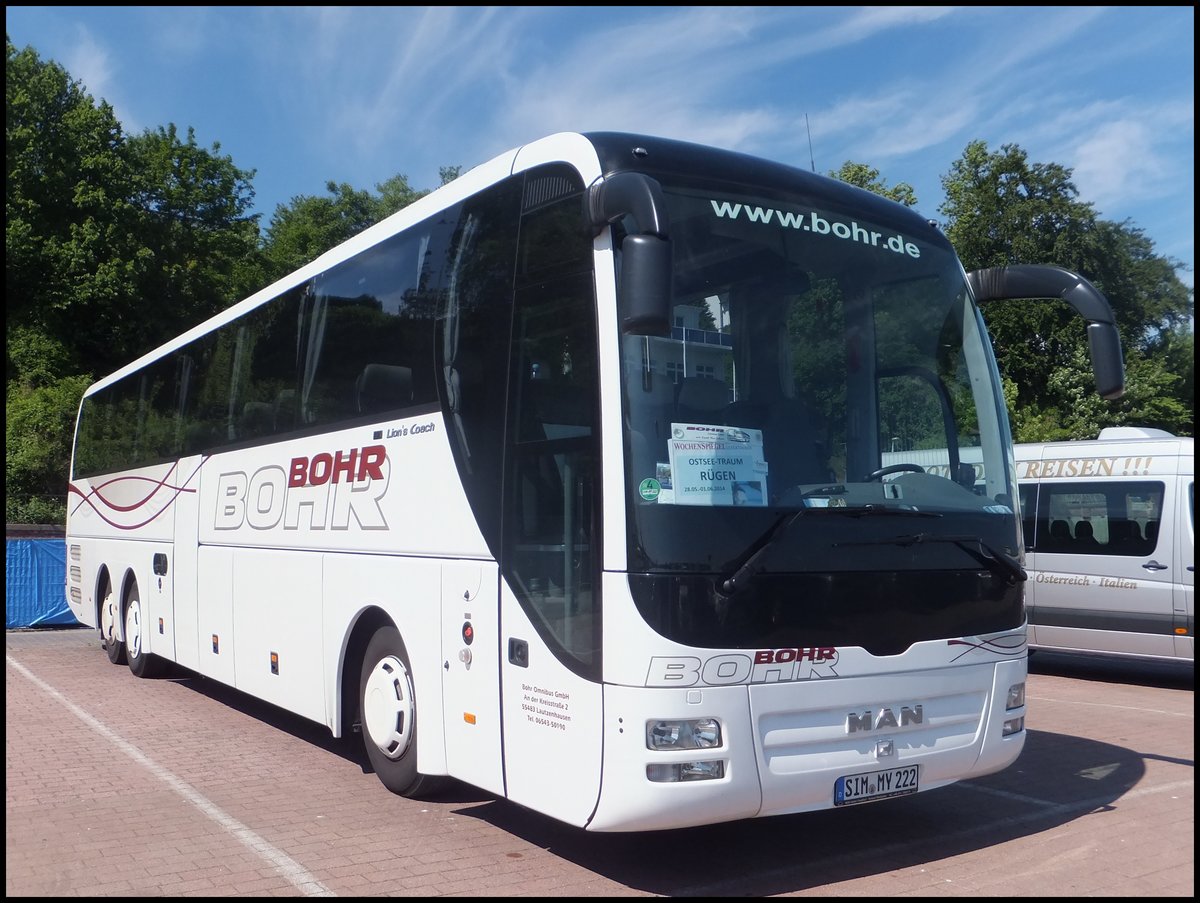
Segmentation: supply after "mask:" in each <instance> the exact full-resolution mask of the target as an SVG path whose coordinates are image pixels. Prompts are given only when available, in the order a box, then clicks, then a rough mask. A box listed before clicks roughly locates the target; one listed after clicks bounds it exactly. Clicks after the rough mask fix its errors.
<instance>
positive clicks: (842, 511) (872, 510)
mask: <svg viewBox="0 0 1200 903" xmlns="http://www.w3.org/2000/svg"><path fill="white" fill-rule="evenodd" d="M846 491H847V489H846V487H845V486H843V485H841V484H836V485H833V486H822V487H821V488H820V489H810V490H809V491H808V492H806V493H804V494H803V495H802V496H801V497H800V498H801V499H807V498H814V497H819V496H829V495H841V494H842V493H845V492H846ZM806 514H807V515H816V516H818V517H821V516H829V515H841V516H843V517H872V516H877V515H885V516H886V515H899V516H901V517H905V516H907V517H941V516H942V515H940V514H937V513H934V512H932V511H918V510H917V509H915V508H898V507H894V506H891V505H860V506H857V507H854V508H851V507H848V506H845V507H843V506H836V507H835V506H830V507H820V508H798V509H796V510H795V511H792V512H789V513H787V514H784V515H782V516H781V517H779V518H778V519H777V520H776V521H775V523H773V524H772V525H771V526H770V527H768V528H767V530H766V532H765V533H763V535H762V536H760V537H759V538H758V539H757V540H755V541H754V542H753V543H751V544H750V546H749V547H748V548H747V551H746V557H745V560H744V561H742V563H741V564H739V565H738V566H737V567H736V568H734V569H733V572H732V573H731V574H730V575H729V576H728V577H726V578H725V579H724V580H723V581H721V585H720V588H719V589H718V592H719V593H720V595H722V596H724V597H725V598H726V599H729V598H730V597H732V596H735V595H737V593H738V591H739V590H741V588H742V587H743V586H745V584H747V583H748V582H749V581H750V580H751V578H753V577H754V576H755V574H757V573H758V572H759V570H760V569H761V568H760V564H761V562H762V559H763V557H764V556H765V555H766V554H767V551H768V550H769V549H770V548H771V546H773V545H775V543H776V542H777V541H778V540H779V538H780V537H782V536H783V534H784V533H786V532H787V531H788V530H789V529H790V528H791V526H792V524H794V523H795V522H796V521H797V520H798V519H799V518H800V516H801V515H806Z"/></svg>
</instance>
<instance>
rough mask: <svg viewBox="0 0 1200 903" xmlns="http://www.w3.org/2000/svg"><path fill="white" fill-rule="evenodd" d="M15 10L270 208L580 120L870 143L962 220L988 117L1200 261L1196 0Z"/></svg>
mask: <svg viewBox="0 0 1200 903" xmlns="http://www.w3.org/2000/svg"><path fill="white" fill-rule="evenodd" d="M6 28H7V32H8V36H9V38H10V39H11V40H12V42H13V43H14V44H15V45H16V46H17V47H18V48H23V47H25V46H27V45H28V46H32V47H33V48H34V49H35V50H36V51H37V52H38V54H39V56H40V57H41V58H42V59H44V60H54V61H56V62H58V63H60V64H62V65H63V66H64V67H65V68H66V69H67V71H68V72H69V73H70V74H71V77H72V78H74V79H76V80H77V81H80V82H82V84H83V86H84V88H85V89H86V90H87V91H88V92H89V93H90V94H92V95H93V96H94V97H96V98H103V99H104V100H107V101H108V102H109V103H110V104H112V106H113V107H114V109H115V110H116V114H117V116H118V118H119V119H120V121H121V123H122V124H123V126H124V127H125V129H126V131H128V132H140V131H141V130H143V129H146V128H156V127H159V126H165V125H167V124H169V123H175V124H176V125H177V126H178V127H179V128H180V130H181V132H184V133H185V134H186V129H187V128H188V127H189V126H191V127H193V128H194V129H195V133H196V139H197V141H198V142H199V143H200V144H201V145H203V146H205V147H211V145H212V144H213V143H214V142H219V143H220V145H221V152H222V153H225V154H228V155H229V156H230V157H232V159H233V162H234V164H235V165H237V166H239V167H241V168H243V169H253V170H256V171H257V172H256V175H255V177H254V179H253V185H254V188H255V191H256V207H255V209H256V210H257V211H258V212H260V213H262V214H263V220H264V224H265V222H266V221H267V220H268V219H269V217H270V215H271V213H272V212H274V210H275V207H276V205H277V204H281V203H287V202H289V201H290V200H291V199H292V198H293V197H295V196H297V195H324V194H325V183H326V182H327V181H330V180H332V181H335V182H346V183H349V184H350V185H351V186H353V187H354V188H358V189H374V187H375V186H376V185H377V184H378V183H380V182H382V181H383V180H385V179H387V178H389V177H391V176H393V175H396V174H397V173H403V174H404V175H406V176H407V177H408V179H409V183H410V184H411V185H412V186H413V187H414V188H434V187H436V186H437V185H438V182H439V179H438V169H439V167H442V166H455V165H461V166H463V167H464V169H465V168H470V167H471V166H474V165H475V164H477V163H481V162H483V161H485V160H487V159H489V158H491V157H492V156H495V155H496V154H498V153H500V152H502V151H504V150H507V149H509V148H510V147H515V146H517V145H519V144H522V143H524V142H526V141H529V140H532V139H534V138H538V137H541V136H543V135H547V134H551V133H553V132H558V131H573V130H578V131H586V130H615V131H631V132H644V133H648V134H654V135H662V136H666V137H671V138H681V139H684V140H689V141H699V142H703V143H707V144H714V145H718V146H721V147H728V148H733V149H736V150H741V151H746V152H749V153H753V154H759V155H761V156H766V157H770V158H772V159H777V160H781V161H784V162H787V163H791V164H793V165H796V166H801V167H804V168H813V165H814V163H815V168H816V169H817V170H818V171H819V172H829V171H831V170H835V169H837V168H838V167H839V166H841V164H842V163H843V162H845V161H847V160H853V161H856V162H861V163H867V164H869V165H871V166H873V167H875V168H876V169H878V170H879V172H880V175H881V177H882V178H883V179H884V180H886V181H887V183H888V184H896V183H898V182H907V183H909V184H910V185H912V186H913V188H914V189H915V191H916V194H917V198H918V204H917V208H918V209H919V210H920V211H921V212H922V213H924V214H925V215H927V216H929V217H931V218H934V219H938V220H944V217H943V216H942V215H941V214H939V212H938V207H939V206H940V205H941V203H942V189H941V178H942V176H943V175H945V174H946V173H947V172H948V171H949V169H950V166H951V164H952V163H953V162H954V161H955V160H956V159H958V158H959V156H961V154H962V152H963V150H964V148H965V147H966V146H967V144H968V143H969V142H970V141H972V140H976V139H981V140H983V141H985V142H987V144H988V146H989V148H991V149H993V150H999V149H1000V147H1001V146H1002V145H1004V144H1017V145H1019V146H1021V147H1022V148H1023V149H1024V150H1025V151H1026V152H1027V153H1028V155H1029V159H1030V160H1031V161H1033V162H1036V163H1057V164H1060V165H1063V166H1066V167H1068V168H1070V169H1071V170H1072V171H1073V174H1074V182H1075V185H1076V187H1077V188H1078V189H1079V200H1082V201H1087V202H1090V203H1092V204H1093V205H1094V206H1095V208H1096V210H1097V211H1098V212H1099V214H1100V215H1101V216H1102V217H1104V218H1105V219H1110V220H1115V221H1118V222H1125V221H1128V222H1129V223H1130V224H1131V225H1133V226H1135V227H1137V228H1140V229H1142V230H1143V231H1144V233H1145V234H1146V236H1147V237H1148V238H1149V239H1150V240H1152V241H1153V242H1154V246H1155V251H1156V252H1157V253H1158V254H1160V255H1162V256H1165V257H1169V258H1173V259H1175V260H1178V261H1180V262H1182V263H1183V264H1184V265H1185V269H1184V270H1181V272H1180V276H1181V278H1182V279H1183V280H1184V281H1185V282H1186V283H1187V284H1188V285H1189V286H1190V285H1194V280H1193V273H1192V267H1193V265H1194V260H1195V258H1194V232H1195V203H1194V198H1193V196H1194V189H1195V131H1194V84H1195V43H1194V39H1195V11H1194V8H1193V7H1191V6H1159V7H1136V8H1135V7H1111V6H1110V7H1081V8H1077V7H981V8H980V7H951V6H931V7H886V8H885V7H782V8H777V7H679V6H656V7H620V6H592V7H581V8H567V7H501V8H495V7H455V6H425V7H420V6H416V7H381V8H366V7H358V8H356V7H325V8H321V7H281V8H274V7H271V8H268V7H222V8H216V7H213V8H205V7H69V6H38V7H28V6H26V7H22V6H9V7H7V8H6ZM810 132H811V151H810ZM1029 262H1039V263H1043V262H1044V263H1050V262H1053V261H1029Z"/></svg>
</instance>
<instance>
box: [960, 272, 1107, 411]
mask: <svg viewBox="0 0 1200 903" xmlns="http://www.w3.org/2000/svg"><path fill="white" fill-rule="evenodd" d="M967 281H968V282H969V283H970V285H971V292H972V294H974V295H975V303H976V304H980V305H982V304H984V303H986V302H988V301H999V300H1005V299H1016V298H1058V299H1059V300H1062V301H1066V302H1067V303H1068V304H1070V305H1071V306H1072V307H1074V308H1075V311H1076V312H1077V313H1078V314H1079V315H1080V316H1081V317H1083V319H1084V321H1086V322H1087V333H1088V348H1089V350H1090V352H1091V357H1092V375H1093V376H1094V378H1095V380H1096V393H1097V394H1098V395H1099V396H1100V397H1101V398H1108V399H1113V398H1120V397H1121V396H1122V395H1124V394H1125V362H1124V360H1123V359H1122V356H1121V336H1120V333H1118V332H1117V323H1116V319H1115V318H1114V317H1113V312H1112V307H1111V306H1110V305H1109V303H1108V299H1107V298H1105V297H1104V295H1102V294H1101V293H1100V291H1099V289H1097V288H1096V287H1095V286H1094V285H1092V284H1091V283H1090V282H1088V281H1087V280H1086V279H1084V278H1083V277H1082V276H1080V275H1079V274H1078V273H1072V272H1071V271H1070V270H1064V269H1063V268H1062V267H1055V266H1030V265H1021V266H1009V267H988V268H986V269H981V270H972V271H971V272H969V273H967Z"/></svg>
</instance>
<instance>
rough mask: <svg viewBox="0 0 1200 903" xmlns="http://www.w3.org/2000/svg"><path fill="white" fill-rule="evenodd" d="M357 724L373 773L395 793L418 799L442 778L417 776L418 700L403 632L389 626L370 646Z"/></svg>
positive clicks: (367, 651) (366, 655)
mask: <svg viewBox="0 0 1200 903" xmlns="http://www.w3.org/2000/svg"><path fill="white" fill-rule="evenodd" d="M358 706H359V708H358V712H359V723H360V724H361V725H362V737H363V746H364V747H365V748H366V751H367V758H368V759H369V760H370V763H371V767H372V768H373V769H374V770H375V774H376V775H377V776H378V778H379V780H380V781H381V782H383V786H385V787H387V789H388V790H390V791H392V793H397V794H399V795H400V796H404V797H409V798H411V799H419V798H421V797H424V796H428V795H429V794H431V793H433V792H435V791H436V790H437V789H438V786H439V784H440V783H441V782H440V781H439V779H438V778H436V777H432V776H429V775H423V774H421V773H420V772H418V771H417V700H416V694H415V692H414V690H413V679H412V666H411V665H410V664H409V660H408V651H407V650H406V649H405V648H404V641H403V640H402V639H401V638H400V631H399V630H397V629H396V628H395V627H392V626H391V625H390V624H389V625H386V626H384V627H380V628H379V629H378V630H376V631H375V635H374V636H372V637H371V640H370V642H369V643H367V650H366V653H365V654H364V656H363V664H362V673H361V676H360V679H359V683H358Z"/></svg>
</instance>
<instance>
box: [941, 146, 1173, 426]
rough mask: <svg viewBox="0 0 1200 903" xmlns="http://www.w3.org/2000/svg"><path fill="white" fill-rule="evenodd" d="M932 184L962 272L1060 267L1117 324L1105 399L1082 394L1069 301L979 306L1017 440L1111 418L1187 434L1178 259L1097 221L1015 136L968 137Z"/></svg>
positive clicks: (1124, 226) (1084, 367)
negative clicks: (1099, 297)
mask: <svg viewBox="0 0 1200 903" xmlns="http://www.w3.org/2000/svg"><path fill="white" fill-rule="evenodd" d="M942 186H943V188H944V190H945V196H946V200H945V202H944V203H943V205H942V206H941V208H939V209H940V212H942V213H943V214H945V215H946V216H947V217H948V223H947V226H946V234H947V235H948V237H949V238H950V240H951V242H952V243H953V244H954V247H955V250H956V251H957V252H958V254H959V257H960V258H962V261H963V265H964V266H965V267H966V268H967V269H975V268H978V267H993V266H1005V265H1008V264H1017V263H1053V264H1056V265H1058V266H1061V267H1064V268H1065V269H1068V270H1071V271H1073V272H1076V273H1078V274H1079V275H1081V276H1083V277H1084V278H1086V279H1088V280H1089V281H1090V282H1091V283H1092V284H1093V285H1095V286H1096V288H1097V289H1099V290H1100V291H1101V292H1103V293H1104V295H1105V296H1106V297H1107V298H1108V301H1109V303H1110V304H1111V306H1112V308H1113V313H1114V316H1115V317H1116V321H1117V326H1118V329H1119V331H1120V333H1121V340H1122V345H1123V350H1124V355H1125V366H1126V394H1125V397H1124V398H1122V399H1118V400H1116V401H1112V402H1105V401H1103V400H1102V399H1099V398H1098V397H1096V396H1095V394H1094V392H1093V391H1092V384H1091V376H1090V363H1089V358H1088V355H1087V338H1086V334H1085V328H1084V324H1083V322H1082V320H1080V318H1079V317H1078V316H1077V315H1076V314H1075V312H1074V310H1073V308H1071V307H1070V306H1069V305H1068V304H1066V303H1065V302H1062V301H1057V300H1047V301H1044V302H1037V301H1034V302H1030V301H1005V302H992V303H989V304H988V305H987V306H986V307H985V308H984V310H983V315H984V319H985V321H986V323H987V326H988V330H989V332H990V334H991V336H992V341H993V343H994V346H995V350H996V357H997V360H998V363H999V367H1000V371H1001V372H1002V373H1003V374H1005V376H1006V377H1007V378H1008V379H1009V380H1011V381H1012V383H1013V384H1014V385H1015V387H1016V394H1015V397H1014V398H1010V399H1009V401H1010V405H1009V418H1010V420H1011V422H1012V424H1013V430H1014V433H1015V434H1016V435H1015V438H1016V439H1017V441H1035V440H1042V439H1068V438H1069V439H1083V438H1090V437H1094V436H1096V435H1097V434H1098V432H1099V430H1100V429H1101V428H1103V427H1105V426H1112V425H1119V424H1137V425H1141V426H1154V427H1159V428H1162V429H1166V430H1169V431H1171V432H1175V433H1178V434H1181V435H1192V434H1193V432H1194V406H1193V404H1192V393H1193V389H1192V379H1191V372H1192V371H1191V369H1190V368H1191V364H1190V363H1188V364H1187V368H1188V370H1187V373H1186V375H1185V374H1184V372H1183V370H1182V366H1181V365H1182V364H1183V360H1182V355H1181V354H1180V350H1181V348H1182V347H1183V346H1184V345H1187V346H1188V347H1189V348H1190V343H1189V342H1187V340H1186V339H1185V337H1184V336H1185V334H1190V331H1189V330H1188V329H1187V324H1188V323H1189V320H1190V318H1191V316H1192V312H1193V295H1192V290H1191V289H1189V288H1188V287H1187V286H1186V285H1184V283H1183V282H1182V281H1181V280H1180V279H1179V277H1178V275H1177V270H1178V268H1179V266H1180V264H1179V262H1178V261H1174V260H1170V259H1167V258H1164V257H1162V256H1160V255H1157V254H1155V252H1154V246H1153V242H1151V241H1150V240H1149V239H1148V238H1147V237H1146V236H1145V234H1144V233H1143V232H1142V231H1141V230H1140V229H1137V228H1135V227H1133V226H1132V225H1130V224H1129V223H1128V222H1125V223H1114V222H1110V221H1105V220H1101V219H1099V217H1098V216H1097V214H1096V212H1095V210H1094V208H1093V207H1092V205H1091V204H1088V203H1084V202H1081V201H1079V200H1078V199H1077V195H1078V192H1077V190H1076V188H1075V185H1074V183H1073V182H1072V181H1071V172H1070V170H1068V169H1066V168H1064V167H1062V166H1059V165H1057V164H1039V163H1030V162H1029V160H1028V156H1027V154H1026V153H1025V151H1023V150H1022V149H1021V148H1019V147H1017V146H1015V145H1004V146H1003V147H1002V148H1001V149H1000V150H999V151H997V152H990V151H989V150H988V148H987V145H986V144H985V143H984V142H982V141H974V142H971V143H970V144H969V145H968V146H967V148H966V150H965V151H964V152H963V155H962V157H960V158H959V159H958V160H956V161H955V162H954V163H953V164H952V166H951V168H950V171H949V173H948V174H947V175H946V176H944V177H943V179H942ZM1168 350H1171V351H1172V352H1173V353H1172V354H1170V355H1168V354H1166V352H1167V351H1168ZM1185 383H1186V385H1185Z"/></svg>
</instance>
